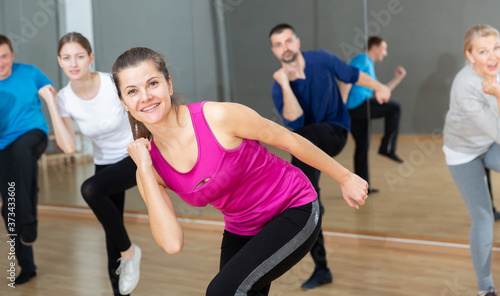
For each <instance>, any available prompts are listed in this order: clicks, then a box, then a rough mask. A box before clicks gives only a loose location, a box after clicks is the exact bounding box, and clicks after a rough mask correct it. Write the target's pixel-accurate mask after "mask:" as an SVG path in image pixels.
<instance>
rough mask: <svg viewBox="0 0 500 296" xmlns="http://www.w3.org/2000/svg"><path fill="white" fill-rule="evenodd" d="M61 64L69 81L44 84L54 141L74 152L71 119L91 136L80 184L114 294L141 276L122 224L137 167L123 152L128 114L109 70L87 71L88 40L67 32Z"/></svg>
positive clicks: (126, 290)
mask: <svg viewBox="0 0 500 296" xmlns="http://www.w3.org/2000/svg"><path fill="white" fill-rule="evenodd" d="M57 60H58V62H59V65H60V66H61V68H62V69H63V70H64V73H65V74H66V75H67V76H68V78H69V80H70V82H69V83H68V85H66V86H65V87H64V88H63V89H61V90H60V91H59V92H58V93H57V95H56V91H55V89H54V88H53V87H52V88H47V89H46V91H45V92H43V93H41V95H42V97H43V98H44V99H45V101H46V102H47V105H48V108H49V111H50V116H51V119H52V125H53V126H54V132H55V136H56V141H57V145H58V146H59V148H60V149H62V150H63V151H64V152H65V153H68V154H71V153H74V152H75V147H76V140H75V131H74V128H73V120H74V121H75V122H76V123H77V124H78V127H79V128H80V131H81V132H82V133H83V134H84V135H85V136H87V137H89V138H90V139H91V140H92V144H93V149H94V163H95V175H94V176H92V177H90V178H89V179H87V180H86V181H85V182H84V183H83V184H82V187H81V192H82V196H83V198H84V199H85V201H86V202H87V204H88V205H89V206H90V208H91V209H92V211H93V212H94V213H95V215H96V216H97V218H98V219H99V221H100V222H101V224H102V226H103V227H104V231H105V233H106V248H107V252H108V272H109V276H110V280H111V285H112V287H113V292H114V294H115V295H126V294H129V293H130V292H131V291H132V290H133V289H134V288H135V286H136V285H137V282H138V281H139V264H140V258H141V250H140V248H139V247H138V246H137V245H136V244H134V243H132V242H131V241H130V239H129V237H128V234H127V231H126V229H125V226H124V224H123V210H124V204H125V190H127V189H129V188H131V187H133V186H136V178H135V173H136V170H137V167H136V165H135V163H134V162H133V161H132V159H131V158H130V157H129V156H127V155H126V152H127V151H126V146H127V144H129V143H130V142H132V141H133V137H132V132H131V130H130V127H129V124H128V116H127V113H126V112H125V109H124V108H123V106H122V104H121V103H120V100H119V99H118V96H117V93H116V89H115V86H114V84H113V81H112V80H111V76H110V75H109V74H108V73H101V72H91V71H90V70H89V68H90V66H91V65H92V63H93V61H94V54H93V53H92V49H91V47H90V43H89V41H88V40H87V39H86V38H85V37H84V36H82V35H81V34H79V33H74V32H73V33H68V34H66V35H65V36H63V37H62V38H61V40H60V41H59V46H58V57H57Z"/></svg>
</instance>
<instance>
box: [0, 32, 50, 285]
mask: <svg viewBox="0 0 500 296" xmlns="http://www.w3.org/2000/svg"><path fill="white" fill-rule="evenodd" d="M50 84H52V82H50V80H49V79H48V78H47V76H45V75H44V74H43V73H42V72H41V71H40V70H38V69H37V68H36V67H35V66H33V65H26V64H18V63H14V50H13V48H12V45H11V43H10V40H9V39H8V38H7V37H6V36H4V35H0V195H1V196H2V216H3V218H4V220H5V224H6V226H7V234H8V236H9V238H10V239H11V240H12V244H11V245H12V246H14V247H15V253H16V257H17V261H18V265H19V266H20V267H21V272H20V273H19V274H18V276H17V278H15V282H14V284H16V285H20V284H23V283H25V282H27V281H28V280H30V279H31V278H33V277H34V276H36V271H35V270H36V266H35V262H34V258H33V247H32V246H31V245H32V244H33V242H34V241H35V239H36V235H37V219H38V217H37V193H38V186H37V179H38V164H37V160H38V159H39V158H40V156H41V155H42V153H43V152H44V151H45V148H46V147H47V134H48V128H47V122H46V120H45V116H44V115H43V113H42V110H41V106H42V103H41V102H40V99H39V98H38V91H39V90H40V89H41V88H42V87H45V86H47V85H50ZM16 271H17V269H16Z"/></svg>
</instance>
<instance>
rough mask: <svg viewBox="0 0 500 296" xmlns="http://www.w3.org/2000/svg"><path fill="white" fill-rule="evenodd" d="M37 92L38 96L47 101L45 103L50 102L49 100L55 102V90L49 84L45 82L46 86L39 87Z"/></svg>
mask: <svg viewBox="0 0 500 296" xmlns="http://www.w3.org/2000/svg"><path fill="white" fill-rule="evenodd" d="M38 94H39V95H40V97H42V98H43V99H44V100H45V101H46V102H47V104H48V103H50V102H55V101H56V94H57V91H56V89H55V88H54V87H53V86H52V85H50V84H47V85H46V86H44V87H42V88H40V89H39V90H38Z"/></svg>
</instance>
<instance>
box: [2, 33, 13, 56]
mask: <svg viewBox="0 0 500 296" xmlns="http://www.w3.org/2000/svg"><path fill="white" fill-rule="evenodd" d="M2 44H7V46H9V49H10V51H12V52H14V49H13V48H12V43H10V39H9V38H8V37H7V36H5V35H0V45H2Z"/></svg>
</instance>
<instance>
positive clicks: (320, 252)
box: [292, 122, 348, 269]
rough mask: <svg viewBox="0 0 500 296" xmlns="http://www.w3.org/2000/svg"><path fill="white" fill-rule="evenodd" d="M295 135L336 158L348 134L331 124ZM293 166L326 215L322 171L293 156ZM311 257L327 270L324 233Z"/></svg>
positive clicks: (308, 126) (313, 248)
mask: <svg viewBox="0 0 500 296" xmlns="http://www.w3.org/2000/svg"><path fill="white" fill-rule="evenodd" d="M295 133H297V134H299V135H301V136H302V137H304V138H306V139H308V140H309V141H311V142H312V143H313V144H314V145H316V146H317V147H318V148H319V149H321V150H323V151H324V152H325V153H326V154H328V155H330V156H332V157H334V156H336V155H337V154H339V153H340V152H341V151H342V148H344V146H345V144H346V142H347V135H348V132H347V130H346V129H345V128H343V127H340V126H337V125H334V124H331V123H325V122H323V123H315V124H310V125H307V126H305V127H303V128H301V129H298V130H296V131H295ZM292 164H293V165H294V166H296V167H298V168H299V169H300V170H301V171H302V172H304V174H305V175H306V176H307V178H308V179H309V181H311V183H312V185H313V186H314V189H315V190H316V193H317V194H318V200H319V204H320V207H321V214H322V215H323V213H324V208H323V204H322V203H321V198H320V194H319V191H320V189H319V177H320V171H319V170H317V169H316V168H313V167H312V166H310V165H308V164H306V163H304V162H302V161H300V160H298V159H297V158H296V157H295V156H293V155H292ZM311 256H312V258H313V260H314V264H315V265H316V267H318V268H322V269H327V268H328V264H327V260H326V248H325V242H324V238H323V232H322V231H320V232H319V235H318V239H317V240H316V243H315V244H314V246H313V247H312V248H311Z"/></svg>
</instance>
